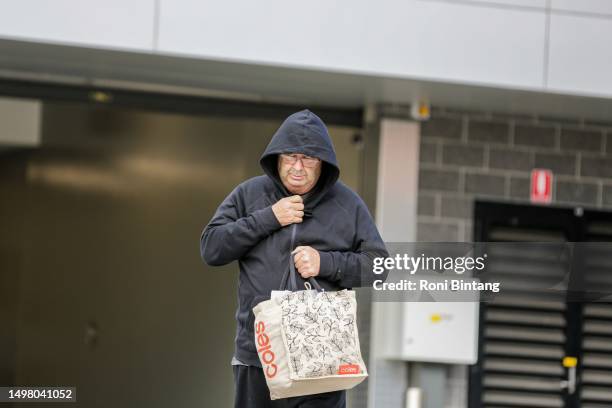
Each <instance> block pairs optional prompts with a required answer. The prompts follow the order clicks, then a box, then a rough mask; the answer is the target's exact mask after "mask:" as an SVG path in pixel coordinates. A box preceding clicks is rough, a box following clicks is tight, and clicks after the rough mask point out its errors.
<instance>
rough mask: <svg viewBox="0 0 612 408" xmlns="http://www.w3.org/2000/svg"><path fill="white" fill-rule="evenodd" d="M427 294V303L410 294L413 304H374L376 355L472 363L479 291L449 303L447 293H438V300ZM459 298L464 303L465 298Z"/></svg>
mask: <svg viewBox="0 0 612 408" xmlns="http://www.w3.org/2000/svg"><path fill="white" fill-rule="evenodd" d="M428 280H429V281H433V280H435V279H433V278H430V279H428ZM470 280H477V279H473V278H471V279H470ZM472 293H473V294H472ZM430 295H431V293H428V294H426V300H423V299H424V297H422V296H421V295H420V294H415V295H412V294H411V295H410V296H409V298H410V299H411V300H412V301H401V302H396V301H393V302H387V301H378V302H377V301H374V307H375V309H376V312H375V313H376V316H378V320H379V321H378V322H376V323H375V325H376V327H375V330H376V331H377V332H376V333H373V335H375V336H376V338H377V339H378V340H377V345H378V346H377V347H378V351H377V354H378V356H379V357H381V358H386V359H391V360H405V361H420V362H430V363H442V364H475V363H476V362H477V360H478V324H479V319H480V303H479V301H480V292H478V291H474V292H470V294H469V295H468V296H467V297H468V298H469V299H470V301H448V299H449V298H450V297H449V296H450V295H449V292H444V293H442V292H440V293H438V294H437V295H438V297H436V294H434V295H433V296H430ZM440 295H441V296H440ZM453 299H456V298H453ZM458 299H460V300H464V299H466V296H465V295H464V296H463V297H459V298H458Z"/></svg>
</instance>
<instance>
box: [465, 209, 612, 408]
mask: <svg viewBox="0 0 612 408" xmlns="http://www.w3.org/2000/svg"><path fill="white" fill-rule="evenodd" d="M474 220H475V222H474V240H475V241H478V242H558V243H564V242H567V243H571V242H609V241H612V213H610V212H604V211H596V210H588V209H583V208H581V207H576V208H568V207H552V206H551V207H548V206H535V205H526V204H508V203H496V202H486V201H477V202H476V203H475V209H474ZM575 258H576V257H575V256H574V257H573V259H574V260H571V261H570V260H568V262H576V261H575ZM556 261H557V262H551V260H550V259H549V258H547V254H546V253H545V251H536V252H534V253H531V254H527V253H518V252H517V253H508V254H506V260H505V261H504V262H506V266H507V269H508V270H512V271H514V272H515V273H516V275H517V276H518V275H520V274H521V273H522V272H528V273H531V274H538V273H541V274H548V275H549V276H555V274H557V277H561V276H562V275H561V274H562V273H563V269H564V267H565V266H567V265H563V264H562V262H559V260H558V259H557V260H556ZM599 262H600V263H602V264H603V266H602V268H603V269H607V270H608V271H610V269H609V267H610V266H612V254H601V255H600V256H599ZM606 265H607V267H606ZM578 270H580V268H578ZM532 276H533V275H532ZM576 278H577V279H581V277H580V276H578V277H573V278H571V279H576ZM479 339H480V340H479V360H478V363H477V364H475V365H474V366H472V367H470V388H469V407H470V408H485V407H487V408H493V407H498V408H501V407H530V408H531V407H560V408H577V407H583V408H603V407H610V406H612V391H610V390H611V389H612V304H610V303H604V302H597V303H584V302H576V301H571V302H570V301H568V300H567V298H566V297H559V298H557V299H554V298H552V299H551V298H547V299H533V300H530V301H524V300H523V301H520V302H512V301H511V300H508V301H503V302H494V303H491V304H487V303H483V304H481V317H480V337H479ZM566 357H573V358H576V359H577V365H576V367H575V368H574V369H572V368H571V367H568V366H571V365H572V364H571V360H570V361H568V360H565V361H564V359H565V358H566ZM572 371H573V373H572ZM574 373H575V381H573V379H572V378H570V377H571V376H572V375H573V374H574Z"/></svg>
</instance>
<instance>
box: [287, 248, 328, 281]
mask: <svg viewBox="0 0 612 408" xmlns="http://www.w3.org/2000/svg"><path fill="white" fill-rule="evenodd" d="M291 254H293V261H294V262H295V267H296V269H297V271H298V273H299V274H300V275H301V276H302V278H304V279H308V278H310V277H313V276H317V275H318V274H319V267H320V265H321V258H320V256H319V251H317V250H316V249H314V248H313V247H310V246H299V247H297V248H295V249H294V250H293V252H291Z"/></svg>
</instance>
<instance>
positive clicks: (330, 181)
mask: <svg viewBox="0 0 612 408" xmlns="http://www.w3.org/2000/svg"><path fill="white" fill-rule="evenodd" d="M280 153H295V154H304V155H307V156H313V157H318V158H319V159H321V161H322V168H321V176H320V177H319V180H318V181H317V184H316V185H315V186H314V187H313V189H312V190H310V191H309V192H308V193H307V197H306V199H305V200H304V207H305V208H304V213H305V215H309V212H310V210H311V209H312V208H313V207H314V206H315V205H316V204H317V203H318V202H319V200H320V199H321V198H322V197H323V196H324V195H325V193H326V192H327V191H328V190H329V189H330V188H331V187H332V186H333V185H334V183H336V181H337V180H338V177H339V176H340V168H339V167H338V162H337V160H336V151H335V150H334V145H333V143H332V141H331V138H330V137H329V133H328V132H327V127H326V126H325V123H323V121H322V120H321V118H319V117H318V116H317V115H315V114H314V113H312V112H311V111H309V110H308V109H304V110H302V111H299V112H296V113H294V114H292V115H290V116H289V117H288V118H287V119H285V121H284V122H283V123H282V125H281V126H280V127H279V128H278V130H277V131H276V133H275V134H274V136H272V140H270V143H269V144H268V147H266V150H265V151H264V153H263V154H262V156H261V159H260V160H259V164H260V165H261V168H262V169H263V171H264V172H265V173H266V174H267V175H268V177H270V178H271V179H272V180H274V183H275V184H276V186H277V187H278V188H279V190H280V191H281V192H282V194H283V195H284V196H290V195H291V193H290V192H289V191H288V190H287V189H286V188H285V186H284V185H283V183H282V181H281V179H280V177H279V176H278V155H279V154H280Z"/></svg>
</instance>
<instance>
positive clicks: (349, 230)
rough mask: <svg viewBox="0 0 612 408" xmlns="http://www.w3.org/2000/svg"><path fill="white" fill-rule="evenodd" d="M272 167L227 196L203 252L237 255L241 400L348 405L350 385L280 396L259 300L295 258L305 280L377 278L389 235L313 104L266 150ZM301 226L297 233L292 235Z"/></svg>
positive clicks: (210, 259)
mask: <svg viewBox="0 0 612 408" xmlns="http://www.w3.org/2000/svg"><path fill="white" fill-rule="evenodd" d="M260 164H261V167H262V169H263V170H264V172H265V175H262V176H258V177H254V178H251V179H249V180H246V181H245V182H243V183H241V184H240V185H238V187H236V188H235V189H234V190H233V191H232V192H231V193H230V195H229V196H228V197H227V198H226V199H225V200H224V201H223V203H221V205H220V206H219V208H218V209H217V212H216V213H215V215H214V216H213V218H212V219H211V221H210V222H209V223H208V225H207V226H206V228H205V229H204V231H203V232H202V236H201V240H200V252H201V255H202V259H203V260H204V261H205V262H206V263H207V264H208V265H212V266H216V265H225V264H227V263H229V262H232V261H236V260H237V261H238V263H239V267H240V275H239V283H238V301H239V305H238V310H237V312H236V320H237V331H236V348H235V355H234V358H233V359H232V365H233V369H234V380H235V386H236V395H235V406H236V407H237V408H238V407H239V408H251V407H254V408H259V407H310V406H312V407H315V406H316V407H322V408H325V407H334V408H336V407H337V408H343V407H345V392H344V391H338V392H330V393H325V394H316V395H309V396H303V397H293V398H287V399H282V400H275V401H271V400H270V396H269V391H268V388H267V385H266V382H265V378H264V375H263V371H262V369H261V364H260V362H259V358H258V356H257V351H256V347H255V341H254V335H253V329H254V328H253V323H254V315H253V312H252V308H253V307H254V306H255V305H257V304H258V303H259V302H261V301H263V300H267V299H269V298H270V293H271V291H273V290H279V289H286V287H287V286H286V283H287V282H286V281H285V280H283V277H284V274H285V271H286V270H287V269H288V268H289V262H293V263H294V264H295V267H296V269H297V272H298V274H299V275H300V276H299V277H298V280H299V282H297V283H298V286H299V287H300V288H303V283H304V282H305V280H304V279H307V278H309V277H312V276H316V277H317V281H318V283H319V284H320V285H321V286H322V287H323V288H324V289H326V290H339V289H343V288H353V287H360V286H368V285H371V283H372V282H373V280H374V277H375V275H373V273H372V264H373V259H374V258H375V257H387V256H388V253H387V250H386V248H385V245H384V243H383V241H382V239H381V237H380V234H379V233H378V230H377V229H376V226H375V225H374V222H373V220H372V217H371V216H370V213H369V212H368V209H367V207H366V205H365V204H364V202H363V200H362V199H361V198H360V197H359V196H358V195H357V194H356V193H354V192H353V191H352V190H350V189H349V188H348V187H347V186H346V185H344V184H343V183H342V182H340V181H338V176H339V174H340V170H339V167H338V163H337V160H336V152H335V150H334V146H333V144H332V141H331V138H330V137H329V134H328V132H327V128H326V126H325V124H324V123H323V121H322V120H321V119H320V118H319V117H318V116H317V115H315V114H314V113H312V112H310V111H309V110H303V111H300V112H297V113H294V114H292V115H291V116H289V117H288V118H287V119H286V120H285V121H284V122H283V124H282V125H281V126H280V128H279V129H278V130H277V131H276V133H275V134H274V136H273V137H272V140H271V141H270V143H269V144H268V147H267V148H266V150H265V152H264V153H263V155H262V156H261V159H260ZM292 235H293V238H292Z"/></svg>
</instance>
